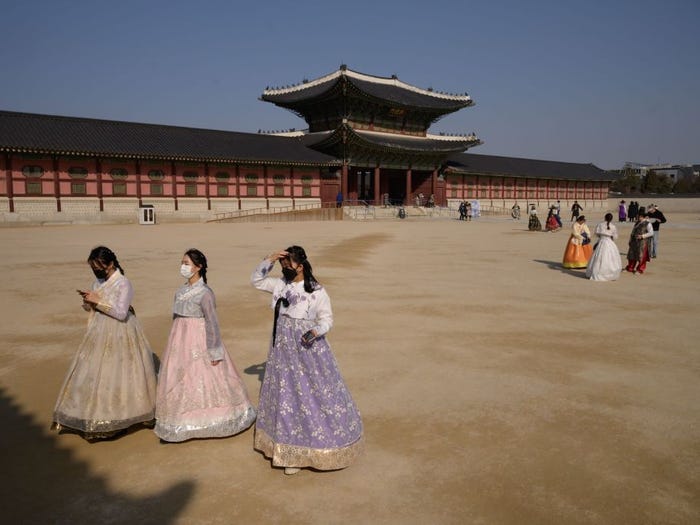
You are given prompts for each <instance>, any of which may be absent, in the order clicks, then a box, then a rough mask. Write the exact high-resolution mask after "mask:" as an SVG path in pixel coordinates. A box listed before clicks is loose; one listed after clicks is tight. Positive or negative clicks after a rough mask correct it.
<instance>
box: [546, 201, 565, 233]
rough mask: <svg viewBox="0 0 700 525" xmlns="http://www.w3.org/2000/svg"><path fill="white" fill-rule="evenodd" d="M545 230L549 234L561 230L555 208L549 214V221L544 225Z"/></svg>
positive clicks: (550, 209)
mask: <svg viewBox="0 0 700 525" xmlns="http://www.w3.org/2000/svg"><path fill="white" fill-rule="evenodd" d="M544 228H545V230H547V231H548V232H555V231H557V230H559V228H561V226H560V225H559V221H557V212H556V209H555V208H554V206H552V207H551V208H549V212H548V213H547V220H546V221H545V223H544Z"/></svg>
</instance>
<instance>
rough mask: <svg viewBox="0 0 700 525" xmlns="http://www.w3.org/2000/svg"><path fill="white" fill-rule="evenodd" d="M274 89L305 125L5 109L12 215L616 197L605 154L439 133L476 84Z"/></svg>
mask: <svg viewBox="0 0 700 525" xmlns="http://www.w3.org/2000/svg"><path fill="white" fill-rule="evenodd" d="M260 98H261V100H263V101H266V102H270V103H273V104H275V105H277V106H279V107H281V108H285V109H287V110H289V111H292V112H293V113H294V114H296V115H298V116H299V117H300V118H302V119H303V120H304V121H305V124H306V129H304V130H303V131H296V130H288V131H285V132H276V133H261V132H259V133H242V132H232V131H217V130H207V129H196V128H185V127H176V126H166V125H157V124H141V123H132V122H121V121H108V120H97V119H86V118H76V117H64V116H52V115H39V114H29V113H17V112H9V111H0V214H1V215H2V217H3V218H4V220H5V221H13V220H17V221H22V220H46V221H52V220H75V219H82V220H85V221H100V220H107V221H112V220H119V219H120V218H125V219H129V220H131V219H133V217H135V213H136V211H137V209H138V208H139V206H142V205H151V206H154V207H155V208H156V210H157V212H158V214H159V216H160V217H161V218H163V217H165V218H166V219H167V218H168V217H170V218H172V219H177V218H189V219H192V218H193V217H198V218H200V219H207V218H211V217H213V216H214V215H215V214H216V213H222V212H227V211H235V210H251V209H261V210H266V211H267V212H269V211H271V210H274V209H275V208H277V209H282V208H285V209H289V208H294V207H298V206H300V205H302V204H311V205H313V204H321V203H334V202H335V200H336V195H337V194H338V193H339V192H340V193H342V196H343V198H344V202H345V204H346V205H353V204H358V203H360V204H362V205H372V204H375V205H380V204H384V203H385V202H386V200H387V199H388V200H389V201H390V202H391V203H413V202H414V199H415V197H416V196H417V195H419V194H422V195H424V196H425V198H426V199H427V197H428V196H429V195H433V196H434V198H435V202H436V204H437V205H438V206H447V205H456V202H457V201H461V200H465V199H469V200H473V199H479V200H480V203H481V207H482V209H484V208H488V207H493V208H509V207H510V206H511V205H512V203H513V202H515V201H518V202H520V203H521V205H524V204H526V203H535V204H537V205H539V206H545V205H547V204H548V203H550V202H552V201H554V200H557V199H559V200H561V201H562V206H566V205H568V203H569V202H572V201H573V200H574V199H577V200H578V201H579V202H581V203H583V206H584V208H585V209H591V208H603V207H605V204H606V201H607V197H608V186H609V183H610V182H611V180H613V179H614V178H615V176H614V175H612V174H609V173H607V172H605V171H603V170H601V169H599V168H597V167H595V166H593V165H592V164H576V163H563V162H556V161H543V160H532V159H520V158H511V157H496V156H490V155H475V154H473V153H468V152H467V151H468V150H469V149H470V148H472V147H474V146H478V145H480V144H481V143H482V142H481V140H480V139H479V138H478V137H477V136H476V135H475V134H474V133H469V134H464V135H444V134H431V133H430V132H429V128H430V126H431V125H432V124H434V123H435V122H436V121H438V120H439V119H440V118H442V117H444V116H445V115H448V114H450V113H453V112H455V111H458V110H461V109H465V108H469V107H470V106H472V105H473V104H474V102H473V101H472V99H471V98H470V97H469V95H468V94H466V93H464V94H448V93H441V92H437V91H433V90H432V89H421V88H418V87H415V86H412V85H410V84H406V83H404V82H402V81H400V80H399V79H398V78H396V77H395V76H392V77H377V76H371V75H366V74H362V73H358V72H355V71H352V70H350V69H348V68H347V67H345V66H341V67H340V68H339V69H338V70H337V71H335V72H333V73H331V74H329V75H326V76H323V77H320V78H318V79H316V80H312V81H308V80H304V81H303V82H302V83H300V84H297V85H294V86H287V87H283V88H269V87H268V88H267V89H265V90H264V91H263V93H262V96H261V97H260Z"/></svg>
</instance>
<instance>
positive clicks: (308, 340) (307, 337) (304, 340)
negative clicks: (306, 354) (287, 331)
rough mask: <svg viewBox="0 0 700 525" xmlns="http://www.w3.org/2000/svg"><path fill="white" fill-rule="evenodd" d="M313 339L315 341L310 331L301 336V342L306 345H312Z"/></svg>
mask: <svg viewBox="0 0 700 525" xmlns="http://www.w3.org/2000/svg"><path fill="white" fill-rule="evenodd" d="M314 339H316V336H314V333H313V332H312V331H311V330H309V331H308V332H306V333H305V334H304V335H302V336H301V342H302V343H304V344H306V345H310V344H311V343H313V341H314Z"/></svg>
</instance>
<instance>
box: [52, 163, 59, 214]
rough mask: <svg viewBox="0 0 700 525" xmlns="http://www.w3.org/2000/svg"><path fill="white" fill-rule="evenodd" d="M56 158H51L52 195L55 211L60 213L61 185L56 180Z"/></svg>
mask: <svg viewBox="0 0 700 525" xmlns="http://www.w3.org/2000/svg"><path fill="white" fill-rule="evenodd" d="M58 167H59V166H58V156H57V155H54V156H53V193H54V196H55V197H56V211H58V212H60V211H61V184H60V182H59V180H58Z"/></svg>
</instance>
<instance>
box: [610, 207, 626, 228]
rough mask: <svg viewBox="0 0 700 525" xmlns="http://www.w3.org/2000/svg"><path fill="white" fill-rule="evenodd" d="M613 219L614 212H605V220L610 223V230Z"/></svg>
mask: <svg viewBox="0 0 700 525" xmlns="http://www.w3.org/2000/svg"><path fill="white" fill-rule="evenodd" d="M622 202H625V201H622ZM612 219H613V214H612V213H606V214H605V222H607V223H608V228H607V229H608V230H609V229H610V221H612Z"/></svg>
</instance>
